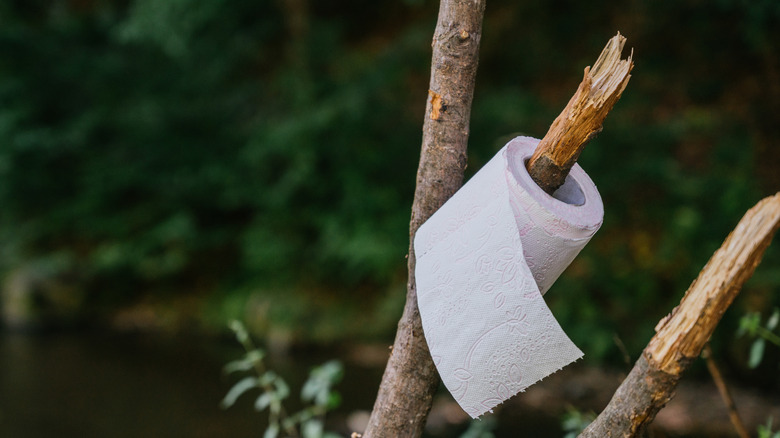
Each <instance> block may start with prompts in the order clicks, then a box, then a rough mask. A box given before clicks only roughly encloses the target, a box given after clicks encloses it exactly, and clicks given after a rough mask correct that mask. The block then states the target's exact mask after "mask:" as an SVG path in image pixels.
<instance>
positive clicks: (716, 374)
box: [701, 342, 750, 438]
mask: <svg viewBox="0 0 780 438" xmlns="http://www.w3.org/2000/svg"><path fill="white" fill-rule="evenodd" d="M701 356H702V357H703V358H704V361H705V362H706V363H707V369H708V370H710V374H711V375H712V380H713V381H715V386H717V387H718V392H720V396H721V398H723V403H725V404H726V409H728V411H729V418H730V419H731V424H733V425H734V429H735V430H736V431H737V435H739V436H740V438H750V435H749V434H748V432H747V430H746V429H745V425H744V424H743V423H742V419H741V418H740V417H739V412H737V405H736V404H735V403H734V398H732V397H731V393H730V392H729V388H728V386H726V381H725V380H723V375H722V374H721V373H720V369H718V365H717V364H716V363H715V359H713V358H712V348H710V344H709V342H708V343H707V344H706V345H705V346H704V350H702V354H701Z"/></svg>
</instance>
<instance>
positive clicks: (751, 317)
mask: <svg viewBox="0 0 780 438" xmlns="http://www.w3.org/2000/svg"><path fill="white" fill-rule="evenodd" d="M760 324H761V315H759V314H758V313H757V312H750V313H746V314H745V315H742V318H740V320H739V328H738V329H737V336H742V335H744V334H746V333H747V334H749V335H750V336H755V335H756V331H757V330H758V327H759V326H760Z"/></svg>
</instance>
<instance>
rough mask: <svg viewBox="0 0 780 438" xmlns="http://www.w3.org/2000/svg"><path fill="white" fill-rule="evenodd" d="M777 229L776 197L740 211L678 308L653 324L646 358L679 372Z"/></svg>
mask: <svg viewBox="0 0 780 438" xmlns="http://www.w3.org/2000/svg"><path fill="white" fill-rule="evenodd" d="M778 225H780V194H776V195H774V196H772V197H769V198H765V199H763V200H762V201H761V202H759V203H758V204H756V205H755V206H754V207H753V208H751V209H750V210H748V212H747V213H745V216H744V217H743V218H742V220H741V221H740V222H739V224H738V225H737V227H736V228H735V229H734V231H732V232H731V234H729V236H728V237H727V238H726V241H725V242H723V245H722V246H721V247H720V249H718V250H717V251H716V252H715V254H713V255H712V258H710V261H709V262H707V265H705V266H704V269H702V270H701V272H700V273H699V276H698V277H697V278H696V280H694V281H693V283H692V284H691V286H690V287H689V288H688V291H687V292H685V296H684V297H683V299H682V301H681V302H680V305H679V306H678V307H677V308H675V309H674V310H673V311H672V313H671V314H670V315H668V316H667V317H666V318H664V319H662V320H661V321H660V322H659V323H658V325H657V326H656V328H655V329H656V332H657V333H656V335H655V336H654V337H653V339H652V340H651V341H650V343H649V344H648V345H647V348H646V349H645V354H646V355H647V356H648V359H649V360H650V362H651V363H655V364H656V365H657V366H658V368H659V369H661V370H663V371H664V372H666V373H669V374H679V373H680V372H681V370H682V368H683V367H684V364H685V362H686V360H685V359H690V358H695V357H697V356H698V355H699V354H700V353H701V350H702V348H703V347H704V344H705V343H706V342H707V340H708V339H709V338H710V335H712V332H713V330H715V326H716V325H717V324H718V321H720V317H721V316H722V315H723V312H725V311H726V309H727V308H728V307H729V305H731V302H732V301H733V300H734V297H736V296H737V294H738V293H739V291H740V289H741V288H742V285H743V284H744V283H745V281H746V280H747V279H748V278H750V276H751V275H753V271H754V270H755V268H756V266H758V264H759V262H760V261H761V257H762V256H763V254H764V251H765V250H766V247H767V246H769V243H770V242H771V241H772V236H773V235H774V233H775V231H776V230H777V228H778Z"/></svg>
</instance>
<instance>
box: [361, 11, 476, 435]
mask: <svg viewBox="0 0 780 438" xmlns="http://www.w3.org/2000/svg"><path fill="white" fill-rule="evenodd" d="M484 12H485V1H484V0H442V1H441V4H440V6H439V19H438V23H437V24H436V31H435V33H434V37H433V58H432V62H431V81H430V86H429V89H430V90H429V96H430V98H429V99H428V103H427V105H426V111H425V114H426V116H425V122H424V124H423V141H422V151H421V154H420V164H419V167H418V169H417V188H416V190H415V194H414V203H413V205H412V218H411V223H410V225H409V237H410V243H409V265H408V269H409V282H408V283H407V294H406V306H405V307H404V313H403V316H401V320H400V321H399V323H398V331H397V333H396V338H395V343H394V344H393V349H392V353H391V355H390V359H389V360H388V363H387V368H385V373H384V375H383V376H382V383H381V385H380V387H379V394H378V395H377V399H376V402H375V404H374V409H373V411H372V413H371V419H370V420H369V423H368V427H367V429H366V432H365V433H364V437H366V438H373V437H419V436H420V435H422V431H423V427H424V426H425V420H426V419H427V417H428V413H429V412H430V409H431V404H432V402H433V394H434V392H435V390H436V388H437V386H438V384H439V376H438V374H437V372H436V367H435V366H434V364H433V361H432V360H431V356H430V353H429V352H428V345H427V344H426V342H425V337H424V336H423V329H422V322H421V320H420V313H419V310H418V308H417V290H416V286H415V278H414V268H415V255H414V247H413V241H414V234H415V232H416V231H417V228H419V227H420V225H422V224H423V222H425V221H426V220H427V219H428V218H429V217H430V216H431V215H432V214H433V213H434V212H435V211H436V210H438V208H439V207H440V206H441V205H442V204H444V202H446V201H447V200H448V199H449V198H450V197H451V196H452V195H453V194H454V193H455V192H456V191H457V190H458V189H459V188H460V186H461V185H462V184H463V172H464V170H465V168H466V145H467V141H468V133H469V117H470V115H471V102H472V98H473V95H474V83H475V78H476V73H477V63H478V54H479V42H480V39H481V37H482V17H483V15H484Z"/></svg>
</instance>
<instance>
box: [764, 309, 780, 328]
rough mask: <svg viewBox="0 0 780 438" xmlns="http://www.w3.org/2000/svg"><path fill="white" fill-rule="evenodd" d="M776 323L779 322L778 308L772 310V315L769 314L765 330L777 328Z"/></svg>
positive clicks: (779, 311)
mask: <svg viewBox="0 0 780 438" xmlns="http://www.w3.org/2000/svg"><path fill="white" fill-rule="evenodd" d="M778 323H780V309H775V311H774V312H772V316H770V317H769V320H768V321H767V322H766V328H767V330H769V331H772V330H774V329H775V328H777V324H778Z"/></svg>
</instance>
